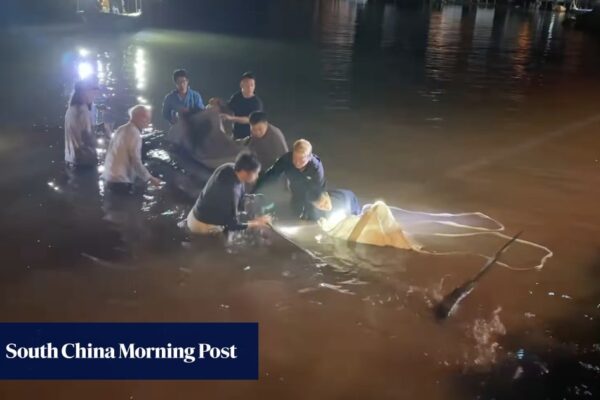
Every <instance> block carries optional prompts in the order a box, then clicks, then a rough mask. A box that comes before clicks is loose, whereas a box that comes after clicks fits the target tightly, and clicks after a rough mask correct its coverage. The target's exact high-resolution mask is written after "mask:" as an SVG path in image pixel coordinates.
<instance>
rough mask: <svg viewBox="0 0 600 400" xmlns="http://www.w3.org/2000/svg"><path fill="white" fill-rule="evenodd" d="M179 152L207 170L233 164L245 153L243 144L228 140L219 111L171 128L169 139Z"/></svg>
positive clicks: (186, 120)
mask: <svg viewBox="0 0 600 400" xmlns="http://www.w3.org/2000/svg"><path fill="white" fill-rule="evenodd" d="M166 139H167V141H169V142H171V143H172V144H173V145H174V146H176V147H177V149H178V150H180V151H182V152H183V153H185V154H187V155H188V156H189V157H190V158H192V159H194V160H195V161H197V162H198V163H200V164H202V165H204V166H205V167H207V168H210V169H215V168H217V167H219V166H220V165H222V164H224V163H227V162H233V161H234V160H235V157H236V156H237V155H238V153H239V152H240V151H241V150H243V148H244V147H243V144H241V143H238V142H236V141H234V140H232V139H231V138H229V137H228V136H227V135H226V133H225V130H224V129H223V125H222V123H221V117H220V115H219V111H218V110H216V109H207V110H203V111H199V112H197V113H194V114H193V115H190V116H189V117H187V118H185V119H182V120H180V121H179V122H177V124H175V125H173V126H172V127H171V130H170V131H169V133H168V135H167V137H166Z"/></svg>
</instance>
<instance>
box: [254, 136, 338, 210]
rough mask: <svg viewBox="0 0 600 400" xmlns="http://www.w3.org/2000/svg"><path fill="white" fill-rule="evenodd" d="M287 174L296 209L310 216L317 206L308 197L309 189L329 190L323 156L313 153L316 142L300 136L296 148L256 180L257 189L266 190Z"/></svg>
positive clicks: (259, 191)
mask: <svg viewBox="0 0 600 400" xmlns="http://www.w3.org/2000/svg"><path fill="white" fill-rule="evenodd" d="M281 175H285V177H286V178H287V179H288V181H289V183H290V191H291V192H292V204H291V205H292V211H293V213H294V214H296V215H297V216H299V217H300V218H303V219H310V214H311V212H312V209H313V208H314V206H313V204H312V203H311V200H309V199H308V194H309V192H314V191H319V193H320V192H321V191H324V190H325V187H326V181H325V171H324V169H323V164H322V163H321V159H320V158H319V157H318V156H316V155H315V154H313V152H312V145H311V144H310V142H309V141H308V140H306V139H300V140H296V142H295V143H294V147H293V150H292V151H289V152H287V153H285V154H284V155H282V156H281V157H279V159H278V160H277V161H275V164H273V166H271V168H269V169H268V170H267V172H265V174H264V175H263V176H261V177H260V178H259V179H258V181H257V182H256V186H255V187H254V192H255V193H264V192H263V190H264V187H265V186H268V185H269V183H272V182H273V181H275V180H277V179H278V178H279V177H280V176H281Z"/></svg>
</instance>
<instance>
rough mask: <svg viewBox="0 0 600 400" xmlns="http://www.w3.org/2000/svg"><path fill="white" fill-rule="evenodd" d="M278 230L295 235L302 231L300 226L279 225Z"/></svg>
mask: <svg viewBox="0 0 600 400" xmlns="http://www.w3.org/2000/svg"><path fill="white" fill-rule="evenodd" d="M277 230H278V231H280V232H281V233H283V234H284V235H295V234H296V233H298V231H300V227H299V226H278V227H277Z"/></svg>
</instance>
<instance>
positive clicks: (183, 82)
mask: <svg viewBox="0 0 600 400" xmlns="http://www.w3.org/2000/svg"><path fill="white" fill-rule="evenodd" d="M173 82H175V87H176V88H177V91H178V92H179V93H187V90H188V86H189V84H190V81H189V79H188V74H187V71H186V70H185V69H176V70H175V71H174V72H173Z"/></svg>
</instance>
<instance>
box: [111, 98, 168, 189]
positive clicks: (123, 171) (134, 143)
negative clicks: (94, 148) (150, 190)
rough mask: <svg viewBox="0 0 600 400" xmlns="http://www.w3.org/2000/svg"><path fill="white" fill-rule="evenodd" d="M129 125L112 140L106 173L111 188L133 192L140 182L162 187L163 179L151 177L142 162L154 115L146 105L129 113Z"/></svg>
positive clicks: (122, 128) (121, 128) (117, 132)
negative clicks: (147, 130)
mask: <svg viewBox="0 0 600 400" xmlns="http://www.w3.org/2000/svg"><path fill="white" fill-rule="evenodd" d="M129 117H130V119H129V122H128V123H126V124H125V125H123V126H120V127H119V128H118V129H117V130H116V132H115V133H114V134H113V136H112V138H111V139H110V144H109V145H108V150H107V151H106V159H105V160H104V172H103V174H102V176H103V178H104V180H105V181H106V183H107V188H108V189H111V188H114V189H117V190H125V191H127V190H129V189H131V187H132V186H133V184H134V183H135V181H136V180H141V181H143V182H150V183H151V184H152V185H154V186H160V184H161V183H162V182H161V180H160V179H158V178H155V177H154V176H152V175H151V174H150V172H149V171H148V169H147V168H146V167H145V166H144V163H143V162H142V135H141V134H142V130H143V129H145V128H146V127H147V126H148V125H149V124H150V121H152V112H151V111H150V109H149V108H148V107H146V106H143V105H137V106H135V107H133V108H132V109H131V110H129Z"/></svg>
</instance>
